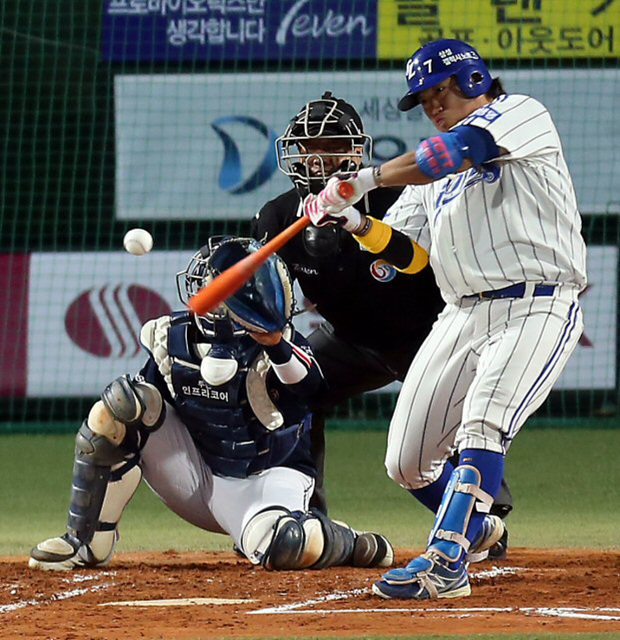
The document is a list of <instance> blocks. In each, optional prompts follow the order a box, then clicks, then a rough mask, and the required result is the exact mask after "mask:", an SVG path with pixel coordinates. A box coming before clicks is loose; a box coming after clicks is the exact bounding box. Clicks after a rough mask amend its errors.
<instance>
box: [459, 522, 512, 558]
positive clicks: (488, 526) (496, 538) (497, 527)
mask: <svg viewBox="0 0 620 640" xmlns="http://www.w3.org/2000/svg"><path fill="white" fill-rule="evenodd" d="M504 535H506V544H507V543H508V530H507V529H506V525H505V524H504V521H503V520H502V519H501V518H500V517H498V516H493V515H487V516H485V518H484V520H483V521H482V527H481V529H480V533H479V534H478V537H477V538H476V539H475V540H474V541H473V542H472V544H471V547H469V552H468V553H467V555H466V556H465V562H482V561H483V560H486V559H487V557H488V556H489V550H490V549H492V548H493V546H494V545H496V544H498V543H499V542H500V541H501V539H502V537H503V536H504Z"/></svg>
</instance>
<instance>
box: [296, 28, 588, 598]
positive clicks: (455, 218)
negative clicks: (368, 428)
mask: <svg viewBox="0 0 620 640" xmlns="http://www.w3.org/2000/svg"><path fill="white" fill-rule="evenodd" d="M406 77H407V82H408V85H409V91H408V93H407V94H406V95H405V96H404V97H403V98H402V99H401V101H400V103H399V108H400V109H401V110H404V111H406V110H409V109H411V108H413V107H415V106H416V105H418V104H419V105H421V106H422V108H423V109H424V112H425V113H426V115H427V116H428V117H429V118H430V119H431V120H432V121H433V123H434V124H435V126H436V128H437V129H438V131H439V133H438V135H435V136H432V137H430V138H427V139H426V140H423V141H422V142H421V143H420V144H419V146H418V147H417V149H416V150H415V151H413V152H410V153H406V154H404V155H402V156H400V157H398V158H395V159H393V160H390V161H388V162H386V163H385V164H383V165H382V166H379V167H374V168H367V169H362V170H361V171H359V172H358V173H357V174H354V175H353V176H351V177H350V179H349V181H350V183H351V184H352V185H353V187H354V194H353V195H352V196H351V197H350V198H348V199H345V198H343V197H342V196H341V195H340V193H339V190H338V181H339V180H338V178H333V179H331V180H330V182H329V183H328V184H327V186H326V187H325V189H324V190H323V191H322V192H321V193H320V194H319V196H318V197H314V196H309V197H308V198H307V200H306V202H305V211H306V215H308V216H309V217H310V218H311V220H312V221H313V223H315V224H318V225H323V224H329V223H332V224H333V223H339V224H341V225H342V226H343V227H344V228H345V229H349V230H350V231H351V232H352V233H353V234H354V235H355V237H356V238H357V239H358V241H359V242H360V244H362V246H364V247H365V248H366V249H368V250H369V251H371V252H373V253H377V254H378V255H379V256H381V257H384V258H385V259H386V260H389V261H390V262H391V263H392V264H394V266H396V267H397V268H398V269H401V270H407V271H417V270H420V269H422V268H423V267H424V265H425V264H426V263H427V261H430V264H431V266H432V268H433V271H434V273H435V277H436V279H437V283H438V284H439V287H440V289H441V292H442V296H443V298H444V299H445V301H446V303H447V305H446V307H445V309H444V311H443V312H442V313H441V314H440V317H439V320H438V322H437V323H436V324H435V326H434V327H433V330H432V331H431V333H430V335H429V336H428V338H427V340H426V341H425V342H424V344H423V345H422V347H421V348H420V350H419V351H418V354H417V355H416V358H415V359H414V361H413V363H412V365H411V368H410V370H409V372H408V374H407V377H406V379H405V382H404V385H403V388H402V391H401V394H400V396H399V398H398V402H397V406H396V409H395V412H394V415H393V418H392V421H391V425H390V433H389V438H388V447H387V453H386V467H387V470H388V474H389V475H390V477H391V478H393V479H394V480H395V481H396V482H398V483H399V484H400V485H402V486H404V487H406V488H407V489H409V490H410V491H411V492H412V493H413V494H414V495H415V496H416V497H418V498H419V499H420V501H421V502H423V503H424V504H425V505H426V506H429V507H430V508H431V509H433V510H434V511H435V514H436V516H435V523H434V526H433V529H432V530H431V532H430V535H429V538H428V544H427V549H426V551H425V553H423V554H422V555H421V556H419V557H417V558H415V559H413V560H412V561H411V562H410V563H409V564H408V565H407V566H406V567H404V568H399V569H393V570H390V571H388V572H387V573H385V574H384V575H383V577H382V579H381V580H379V581H378V582H376V583H375V585H374V587H373V589H374V592H375V593H376V594H377V595H379V596H382V597H384V598H411V599H427V598H454V597H459V596H466V595H469V594H470V591H471V589H470V585H469V579H468V572H467V567H468V564H469V562H470V561H472V560H473V559H474V557H475V556H476V555H477V554H479V553H480V552H484V550H485V549H486V548H488V546H489V545H490V544H492V543H493V541H494V540H495V539H497V537H498V536H499V535H501V531H502V528H503V525H502V522H501V521H500V520H499V519H498V518H496V517H495V516H493V515H489V514H488V512H489V507H490V505H491V503H492V500H493V497H494V496H495V495H496V492H497V490H498V487H499V483H500V480H501V477H502V474H503V468H504V456H505V455H506V452H507V450H508V449H509V447H510V444H511V442H512V440H513V439H514V437H515V436H516V435H517V433H518V432H519V430H520V429H521V427H522V426H523V424H524V422H525V421H526V420H527V418H528V417H529V416H530V415H531V414H532V413H533V412H534V411H535V410H536V409H537V408H538V407H539V406H540V405H541V404H542V403H543V401H544V400H545V398H546V397H547V395H548V394H549V392H550V390H551V388H552V386H553V384H554V382H555V381H556V380H557V378H558V376H559V375H560V373H561V372H562V369H563V368H564V366H565V364H566V361H567V360H568V358H569V356H570V354H571V353H572V351H573V350H574V348H575V346H576V345H577V342H578V339H579V336H580V335H581V332H582V328H583V320H582V313H581V310H580V306H579V301H578V295H579V293H580V291H582V290H583V288H584V286H585V284H586V273H585V253H586V252H585V246H584V242H583V239H582V236H581V233H580V230H581V219H580V215H579V211H578V209H577V203H576V198H575V193H574V189H573V184H572V180H571V177H570V175H569V171H568V168H567V166H566V162H565V160H564V155H563V152H562V145H561V142H560V139H559V136H558V132H557V130H556V127H555V125H554V123H553V121H552V119H551V116H550V115H549V113H548V111H547V109H545V107H544V106H543V105H542V104H541V103H540V102H538V101H537V100H535V99H534V98H532V97H529V96H526V95H509V94H508V95H507V94H506V93H505V91H504V89H503V87H502V85H501V82H500V81H499V79H497V78H492V77H491V75H490V73H489V71H488V69H487V67H486V65H485V64H484V62H483V61H482V59H481V58H480V56H479V55H478V53H477V52H476V50H475V49H474V48H473V47H471V46H470V45H469V44H467V43H465V42H462V41H459V40H438V41H435V42H431V43H429V44H426V45H424V46H423V47H421V48H420V49H419V50H418V51H416V52H415V53H414V54H413V56H412V57H411V59H410V60H409V61H408V63H407V67H406ZM399 184H400V185H408V186H407V187H406V188H405V190H404V191H403V194H402V195H401V197H400V199H399V200H398V201H397V202H396V203H395V205H394V206H393V207H392V208H391V209H390V211H388V214H387V216H386V217H385V218H384V220H383V221H378V220H374V219H373V218H372V217H367V216H364V215H361V214H359V213H358V212H357V210H355V209H353V208H351V206H350V205H351V204H352V203H353V202H355V201H357V200H358V199H359V198H360V197H362V195H363V194H364V193H366V192H367V191H369V190H371V189H374V188H376V187H382V186H392V185H399ZM386 223H387V224H386ZM454 450H457V451H458V452H459V453H460V457H459V463H458V465H457V466H456V467H453V466H452V465H451V464H450V463H449V462H447V459H448V457H449V456H450V454H451V452H452V451H454Z"/></svg>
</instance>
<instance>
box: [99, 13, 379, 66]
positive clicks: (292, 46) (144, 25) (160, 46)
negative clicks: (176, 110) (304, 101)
mask: <svg viewBox="0 0 620 640" xmlns="http://www.w3.org/2000/svg"><path fill="white" fill-rule="evenodd" d="M377 2H378V0H338V2H334V1H333V0H331V1H330V0H104V3H103V11H104V15H103V34H102V54H103V58H104V60H107V61H111V62H129V61H138V62H149V61H172V60H200V61H217V60H253V61H254V60H294V59H303V60H318V59H324V60H333V59H348V60H351V59H357V60H359V59H365V58H373V59H374V58H376V54H377Z"/></svg>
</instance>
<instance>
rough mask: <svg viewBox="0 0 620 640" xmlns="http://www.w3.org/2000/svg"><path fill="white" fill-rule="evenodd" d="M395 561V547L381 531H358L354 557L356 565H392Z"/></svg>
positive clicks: (353, 561) (353, 560) (372, 566)
mask: <svg viewBox="0 0 620 640" xmlns="http://www.w3.org/2000/svg"><path fill="white" fill-rule="evenodd" d="M393 563H394V549H393V548H392V545H391V544H390V542H389V540H388V539H387V538H385V537H384V536H382V535H381V534H379V533H367V532H364V533H357V536H356V538H355V546H354V547H353V558H352V560H351V564H352V565H353V566H354V567H368V568H374V567H381V568H385V567H391V566H392V564H393Z"/></svg>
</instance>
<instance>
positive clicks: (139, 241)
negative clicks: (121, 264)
mask: <svg viewBox="0 0 620 640" xmlns="http://www.w3.org/2000/svg"><path fill="white" fill-rule="evenodd" d="M123 246H124V247H125V251H128V252H129V253H131V254H132V255H134V256H143V255H144V254H145V253H148V252H149V251H150V250H151V249H152V248H153V236H152V235H151V234H150V233H149V232H148V231H147V230H146V229H129V231H128V232H127V233H126V234H125V237H124V238H123Z"/></svg>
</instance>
